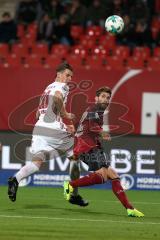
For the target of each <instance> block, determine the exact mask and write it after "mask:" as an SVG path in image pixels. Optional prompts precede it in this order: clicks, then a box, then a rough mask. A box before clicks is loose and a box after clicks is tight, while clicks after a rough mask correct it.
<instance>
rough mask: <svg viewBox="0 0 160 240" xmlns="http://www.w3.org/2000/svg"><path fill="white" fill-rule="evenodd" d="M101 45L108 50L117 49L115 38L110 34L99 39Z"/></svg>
mask: <svg viewBox="0 0 160 240" xmlns="http://www.w3.org/2000/svg"><path fill="white" fill-rule="evenodd" d="M99 45H102V46H103V47H104V48H107V49H114V48H115V47H116V39H115V36H114V35H112V34H109V33H106V34H104V35H102V36H101V37H100V39H99Z"/></svg>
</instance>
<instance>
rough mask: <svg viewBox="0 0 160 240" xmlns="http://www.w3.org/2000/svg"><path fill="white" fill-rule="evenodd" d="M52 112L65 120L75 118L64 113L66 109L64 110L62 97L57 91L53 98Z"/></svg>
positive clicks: (70, 114)
mask: <svg viewBox="0 0 160 240" xmlns="http://www.w3.org/2000/svg"><path fill="white" fill-rule="evenodd" d="M53 111H54V113H55V114H56V115H57V114H60V115H61V117H63V118H66V119H70V120H72V119H74V118H75V116H74V114H72V113H68V112H67V111H66V108H65V105H64V102H63V95H62V93H61V92H59V91H56V92H55V94H54V96H53Z"/></svg>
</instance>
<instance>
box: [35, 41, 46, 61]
mask: <svg viewBox="0 0 160 240" xmlns="http://www.w3.org/2000/svg"><path fill="white" fill-rule="evenodd" d="M32 54H37V55H39V56H40V57H44V58H45V57H47V56H48V45H47V44H45V43H37V44H35V45H34V46H33V47H32Z"/></svg>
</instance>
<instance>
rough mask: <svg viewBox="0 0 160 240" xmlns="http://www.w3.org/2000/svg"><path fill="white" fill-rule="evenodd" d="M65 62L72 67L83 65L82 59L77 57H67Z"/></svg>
mask: <svg viewBox="0 0 160 240" xmlns="http://www.w3.org/2000/svg"><path fill="white" fill-rule="evenodd" d="M66 60H67V62H69V64H71V65H72V66H73V67H81V66H82V63H83V61H84V60H83V59H82V57H81V56H78V55H68V57H67V58H66Z"/></svg>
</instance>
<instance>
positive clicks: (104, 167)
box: [64, 87, 144, 217]
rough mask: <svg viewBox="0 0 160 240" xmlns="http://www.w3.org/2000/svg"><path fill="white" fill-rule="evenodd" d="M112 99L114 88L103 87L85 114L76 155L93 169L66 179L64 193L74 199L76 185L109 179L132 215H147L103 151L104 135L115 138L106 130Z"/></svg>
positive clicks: (80, 126) (76, 146)
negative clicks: (106, 114)
mask: <svg viewBox="0 0 160 240" xmlns="http://www.w3.org/2000/svg"><path fill="white" fill-rule="evenodd" d="M110 98H111V89H110V88H108V87H101V88H100V89H98V90H97V91H96V96H95V104H93V105H92V106H90V107H89V108H88V109H87V110H86V112H84V114H83V115H82V118H81V120H80V124H79V126H78V129H77V133H76V136H75V146H74V154H75V158H76V159H77V160H78V159H79V160H81V161H83V162H85V163H86V164H87V165H88V167H89V169H88V170H89V171H93V172H92V173H90V174H89V175H87V176H84V177H81V178H79V179H76V180H72V181H69V182H68V181H65V182H64V195H65V198H66V200H68V201H69V202H70V199H71V198H72V193H73V191H74V188H77V187H84V186H91V185H94V184H103V183H104V182H106V181H107V180H110V181H111V183H112V191H113V192H114V194H115V195H116V196H117V198H118V199H119V201H120V202H121V203H122V205H123V206H124V207H125V208H126V210H127V214H128V216H132V217H143V216H144V214H143V213H141V212H140V211H138V210H137V209H135V208H134V207H133V205H132V204H131V203H130V202H129V201H128V198H127V196H126V193H125V192H124V189H123V187H122V186H121V182H120V178H119V175H118V174H117V172H116V171H115V170H114V169H113V168H112V167H111V166H110V163H109V160H108V159H107V157H106V154H105V152H104V151H103V148H102V145H101V143H100V138H102V139H103V140H107V141H108V140H111V139H110V135H109V134H108V133H107V132H105V131H103V128H102V126H103V115H104V112H105V111H107V108H108V106H109V101H110Z"/></svg>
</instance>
